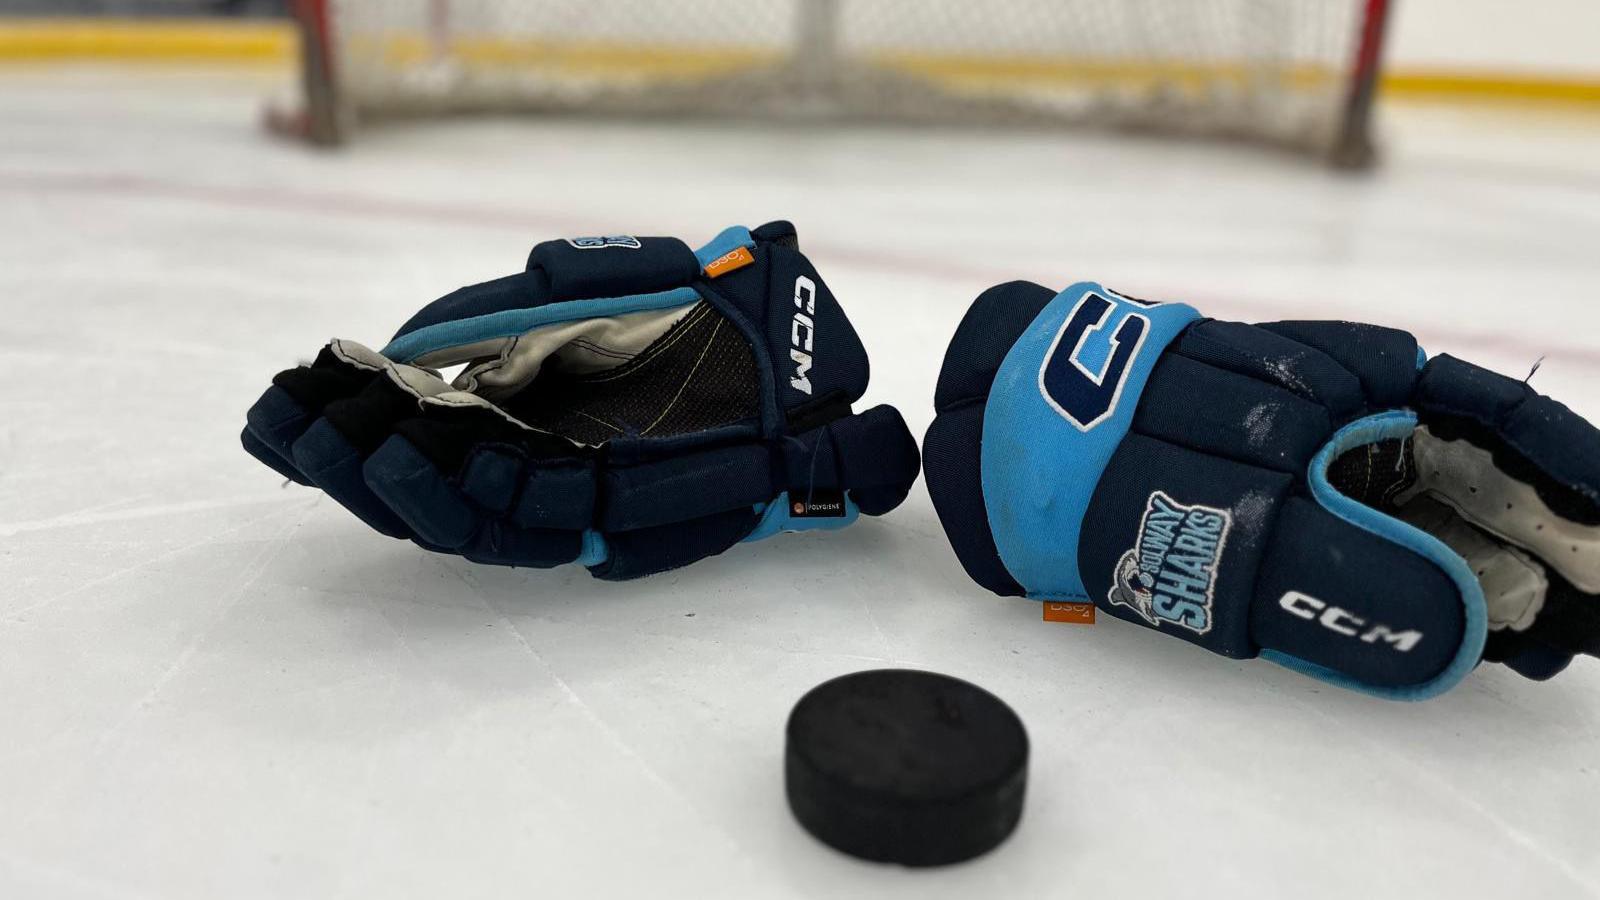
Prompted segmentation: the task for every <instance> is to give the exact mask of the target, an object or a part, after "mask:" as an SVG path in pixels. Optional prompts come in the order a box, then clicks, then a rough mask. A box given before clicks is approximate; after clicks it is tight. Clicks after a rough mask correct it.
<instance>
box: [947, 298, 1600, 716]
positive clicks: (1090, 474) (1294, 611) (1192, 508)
mask: <svg viewBox="0 0 1600 900" xmlns="http://www.w3.org/2000/svg"><path fill="white" fill-rule="evenodd" d="M1423 362H1424V358H1423V356H1422V354H1421V353H1420V351H1419V350H1418V348H1417V344H1416V341H1415V339H1414V338H1412V336H1411V335H1409V334H1406V333H1405V332H1401V331H1396V330H1393V329H1386V328H1379V327H1376V326H1371V325H1359V324H1352V323H1343V322H1311V323H1301V322H1283V323H1272V324H1267V325H1261V326H1253V325H1244V324H1240V323H1232V322H1218V321H1212V320H1205V319H1202V318H1201V317H1200V314H1199V313H1198V312H1196V311H1195V310H1193V309H1192V308H1190V307H1188V306H1185V305H1183V304H1159V303H1151V302H1148V301H1143V300H1138V299H1136V298H1131V297H1126V296H1122V295H1119V294H1117V293H1115V292H1112V291H1108V290H1106V289H1105V288H1103V287H1101V286H1099V285H1096V284H1092V283H1083V284H1078V285H1074V286H1073V287H1071V288H1068V289H1067V290H1066V291H1063V292H1061V293H1059V294H1056V293H1054V292H1052V291H1050V290H1048V289H1046V288H1042V287H1040V286H1038V285H1031V284H1026V283H1013V284H1009V285H1002V286H1000V287H998V288H994V289H991V290H990V291H989V292H986V293H985V294H984V295H983V296H981V297H979V298H978V300H977V301H976V302H975V303H974V304H973V307H972V308H971V309H970V310H969V311H968V314H967V316H966V318H965V319H964V320H963V322H962V323H961V326H960V327H959V328H958V330H957V332H956V335H955V337H954V338H953V340H952V342H951V346H950V350H949V352H948V354H947V356H946V360H945V366H944V370H943V372H942V373H941V376H940V381H939V388H938V393H937V395H936V397H935V407H936V410H937V413H938V415H937V416H936V418H935V420H934V423H933V425H932V427H931V428H930V429H929V432H928V435H927V439H926V441H925V442H924V456H925V464H926V467H927V476H928V489H929V492H930V494H931V495H932V497H933V500H934V505H935V508H936V509H937V511H938V513H939V516H940V519H941V521H942V522H943V524H944V528H945V532H946V534H947V535H948V536H949V538H950V541H951V544H952V546H953V547H954V548H955V550H956V553H957V555H958V557H960V559H961V562H962V564H963V566H964V567H965V568H966V570H967V571H968V573H969V574H970V575H971V576H972V577H973V578H974V580H976V581H978V582H979V583H980V584H982V585H983V586H985V587H987V588H989V589H990V590H993V591H995V592H996V593H1001V594H1020V595H1026V596H1029V597H1034V598H1037V599H1049V600H1061V601H1073V602H1093V603H1095V604H1096V605H1097V606H1099V607H1100V608H1101V609H1103V610H1105V611H1106V612H1108V613H1110V614H1112V615H1115V616H1118V617H1120V618H1123V619H1127V620H1129V621H1133V622H1137V623H1139V624H1142V625H1145V626H1147V627H1151V628H1155V629H1157V630H1159V631H1162V632H1165V633H1167V634H1171V635H1175V636H1178V637H1181V638H1183V639H1185V640H1188V641H1190V642H1192V643H1196V644H1199V645H1200V646H1202V647H1205V648H1207V649H1209V650H1212V651H1214V652H1217V653H1221V654H1223V655H1226V656H1232V657H1251V656H1256V655H1261V656H1265V657H1267V658H1270V659H1273V660H1274V661H1277V662H1279V663H1282V664H1284V665H1287V666H1290V667H1292V668H1295V669H1297V670H1300V671H1303V672H1306V673H1308V674H1311V675H1314V676H1317V677H1320V678H1323V679H1326V680H1329V681H1333V682H1335V683H1339V684H1342V685H1345V686H1348V687H1354V688H1357V689H1361V690H1366V691H1369V692H1371V693H1374V694H1378V695H1382V696H1387V697H1395V698H1421V697H1426V696H1431V695H1433V694H1436V693H1439V692H1441V691H1443V690H1446V689H1448V688H1449V687H1450V686H1452V685H1453V684H1455V683H1456V682H1457V681H1459V680H1460V678H1461V677H1463V676H1464V675H1465V674H1466V673H1467V672H1468V671H1470V670H1471V669H1472V667H1473V666H1475V665H1476V664H1477V663H1478V661H1479V660H1480V659H1481V658H1484V656H1485V644H1486V640H1487V642H1488V658H1490V659H1504V660H1506V661H1507V662H1509V663H1511V664H1512V665H1513V666H1514V667H1515V668H1517V669H1518V670H1519V671H1522V672H1523V673H1524V674H1529V675H1533V676H1536V677H1540V676H1544V675H1548V674H1553V669H1552V666H1554V668H1559V665H1560V664H1564V663H1562V662H1561V657H1562V654H1566V658H1570V654H1571V653H1572V652H1591V653H1592V652H1595V645H1594V640H1595V636H1596V635H1597V634H1600V625H1597V623H1596V622H1595V620H1594V616H1595V609H1596V606H1595V599H1594V597H1593V593H1594V591H1595V585H1597V584H1600V563H1597V562H1596V557H1597V556H1600V532H1597V531H1596V530H1595V528H1594V525H1595V523H1597V522H1600V514H1597V507H1596V504H1595V502H1594V498H1595V496H1596V492H1595V490H1594V485H1595V484H1597V483H1600V481H1597V479H1596V477H1595V474H1596V473H1595V471H1594V460H1595V459H1596V455H1595V451H1596V450H1600V435H1597V434H1596V432H1595V430H1594V429H1593V428H1591V427H1590V426H1589V425H1588V424H1587V423H1586V422H1583V421H1582V420H1581V419H1580V418H1578V417H1577V416H1575V415H1573V414H1572V413H1571V412H1570V411H1568V410H1566V409H1565V408H1564V407H1560V405H1559V404H1555V403H1554V402H1553V401H1550V400H1547V399H1545V398H1541V397H1538V395H1536V394H1534V393H1533V392H1532V390H1531V389H1529V388H1527V386H1526V385H1523V384H1521V383H1518V382H1513V381H1511V380H1510V379H1504V378H1503V377H1501V376H1496V375H1493V374H1492V373H1488V372H1485V371H1484V370H1482V369H1478V368H1476V367H1471V366H1467V365H1466V364H1464V363H1460V362H1459V361H1456V360H1453V359H1450V358H1449V357H1440V358H1438V359H1436V360H1433V361H1431V362H1427V364H1426V365H1425V366H1424V365H1423ZM1451 441H1456V442H1461V443H1460V446H1461V447H1469V448H1471V449H1472V452H1473V455H1472V457H1471V458H1472V460H1474V462H1473V464H1472V465H1470V466H1469V465H1467V464H1465V463H1462V462H1461V461H1460V459H1459V457H1460V456H1461V454H1458V453H1457V454H1450V453H1441V452H1440V451H1439V448H1440V447H1449V446H1450V442H1451ZM1441 457H1443V458H1445V459H1446V460H1447V462H1440V459H1441ZM1450 460H1453V461H1454V462H1450ZM1490 476H1493V477H1492V478H1491V477H1490ZM1491 483H1492V484H1495V485H1497V486H1499V487H1496V488H1495V489H1494V490H1490V489H1489V488H1488V485H1490V484H1491ZM1513 485H1514V486H1519V487H1520V488H1521V492H1520V493H1513V492H1511V491H1510V487H1509V486H1513ZM1502 488H1503V489H1502ZM1529 495H1531V496H1534V497H1539V498H1542V499H1543V500H1544V503H1543V505H1541V506H1538V507H1535V506H1533V504H1531V503H1529V502H1527V499H1528V496H1529ZM1491 496H1492V498H1493V502H1494V503H1495V504H1498V505H1499V507H1498V508H1497V509H1495V510H1489V509H1487V508H1479V507H1483V506H1484V504H1483V503H1481V502H1480V503H1478V504H1477V506H1474V505H1473V504H1472V502H1471V500H1470V498H1474V497H1481V498H1484V499H1487V498H1489V497H1491ZM1463 498H1468V499H1463ZM1507 502H1510V503H1511V504H1512V507H1513V509H1514V510H1525V511H1518V512H1515V513H1514V514H1509V515H1508V514H1506V512H1505V510H1504V509H1503V507H1504V505H1505V503H1507ZM1545 534H1559V535H1561V539H1560V540H1559V541H1554V540H1546V539H1544V538H1542V537H1541V536H1542V535H1545ZM1452 548H1455V549H1452ZM1562 554H1565V555H1566V556H1567V557H1570V559H1563V560H1560V561H1557V560H1556V557H1560V556H1561V555H1562ZM1580 560H1582V561H1581V562H1580ZM1469 561H1470V562H1471V563H1473V564H1472V565H1469ZM1480 570H1481V571H1482V573H1483V574H1481V575H1480ZM1535 570H1537V572H1538V574H1539V575H1540V578H1542V579H1543V580H1542V581H1541V580H1540V578H1535V577H1532V576H1531V575H1530V574H1529V573H1530V572H1534V571H1535ZM1591 577H1593V578H1594V581H1589V580H1587V579H1589V578H1591ZM1480 579H1482V580H1481V581H1480ZM1585 584H1588V585H1590V587H1588V588H1585V587H1583V585H1585ZM1541 585H1544V587H1541ZM1486 588H1487V590H1486ZM1486 593H1487V594H1489V601H1490V602H1487V603H1486V600H1485V595H1486ZM1491 629H1493V632H1492V633H1493V635H1494V636H1493V637H1492V638H1489V634H1490V633H1491V631H1490V630H1491ZM1552 660H1555V661H1556V662H1554V663H1552Z"/></svg>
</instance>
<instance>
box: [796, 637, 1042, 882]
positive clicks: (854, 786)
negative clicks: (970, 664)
mask: <svg viewBox="0 0 1600 900" xmlns="http://www.w3.org/2000/svg"><path fill="white" fill-rule="evenodd" d="M1027 770H1028V733H1027V731H1025V730H1024V729H1023V727H1022V720H1021V719H1018V718H1017V714H1016V713H1014V712H1012V711H1011V707H1009V706H1006V705H1005V703H1004V702H1002V701H1001V700H1000V699H999V698H998V697H996V696H994V695H993V694H991V693H989V692H988V691H985V690H984V689H982V688H980V687H978V686H976V685H972V684H968V683H967V682H965V681H962V680H960V679H957V678H951V677H949V676H948V675H940V674H937V673H935V672H919V671H912V670H909V669H879V670H875V671H870V672H857V673H855V674H853V675H845V676H842V677H840V678H835V679H833V680H832V681H828V682H824V683H823V684H821V685H818V686H817V687H815V688H813V689H812V690H811V692H810V693H808V694H806V695H805V696H804V697H801V698H800V702H799V703H797V704H795V707H794V711H793V712H792V713H790V714H789V726H788V741H787V747H786V749H785V752H784V789H785V791H786V792H787V793H788V796H789V808H790V809H791V810H793V811H794V815H795V818H796V819H798V820H800V824H801V825H803V826H805V828H806V830H807V831H809V832H811V834H812V835H814V836H815V837H816V838H817V839H819V840H821V841H822V842H823V843H825V844H827V845H829V846H831V847H833V848H835V849H838V850H842V851H844V852H845V853H848V854H850V855H852V856H857V857H860V858H862V859H869V860H874V861H877V862H895V863H901V864H903V865H907V866H937V865H944V864H946V863H956V862H961V861H962V860H966V859H971V858H972V857H974V856H978V855H980V854H982V853H985V852H987V851H989V850H991V849H993V848H994V847H996V846H998V845H999V844H1000V842H1001V841H1003V840H1005V839H1006V837H1007V836H1008V835H1010V834H1011V832H1012V830H1014V829H1015V828H1016V827H1017V821H1018V820H1019V819H1020V818H1021V817H1022V797H1023V793H1024V789H1025V788H1026V786H1027V774H1028V773H1027Z"/></svg>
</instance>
